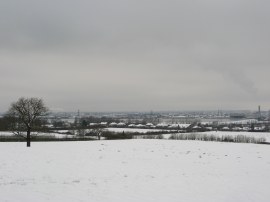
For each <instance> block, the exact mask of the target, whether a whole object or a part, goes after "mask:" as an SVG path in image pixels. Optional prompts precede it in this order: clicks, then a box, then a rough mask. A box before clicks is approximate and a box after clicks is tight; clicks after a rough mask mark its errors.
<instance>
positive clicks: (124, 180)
mask: <svg viewBox="0 0 270 202" xmlns="http://www.w3.org/2000/svg"><path fill="white" fill-rule="evenodd" d="M0 148H1V155H0V199H1V200H0V201H10V202H29V201H38V202H43V201H50V202H51V201H53V202H59V201H65V202H71V201H87V202H88V201H91V202H109V201H111V202H122V201H123V202H152V201H153V202H164V201H168V202H179V201H185V202H191V201H192V202H202V201H207V202H209V201H215V202H221V201H222V202H228V201H230V202H239V201H245V202H249V201H260V202H268V201H269V198H270V192H269V187H270V180H269V179H270V172H269V171H270V147H269V146H268V145H256V144H238V143H218V142H198V141H174V140H120V141H118V140H117V141H116V140H115V141H91V142H47V143H42V142H33V143H32V147H31V148H26V147H25V143H2V142H1V143H0Z"/></svg>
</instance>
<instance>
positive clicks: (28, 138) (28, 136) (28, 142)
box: [26, 128, 31, 147]
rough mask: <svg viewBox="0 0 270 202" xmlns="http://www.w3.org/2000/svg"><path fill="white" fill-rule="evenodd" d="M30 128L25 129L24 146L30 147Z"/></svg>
mask: <svg viewBox="0 0 270 202" xmlns="http://www.w3.org/2000/svg"><path fill="white" fill-rule="evenodd" d="M30 132H31V129H30V128H28V129H27V136H26V146H27V147H30V146H31V136H30Z"/></svg>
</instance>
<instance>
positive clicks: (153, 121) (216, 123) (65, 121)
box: [46, 106, 270, 132]
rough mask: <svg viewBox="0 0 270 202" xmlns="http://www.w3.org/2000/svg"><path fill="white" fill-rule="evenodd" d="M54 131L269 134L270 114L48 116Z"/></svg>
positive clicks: (59, 114)
mask: <svg viewBox="0 0 270 202" xmlns="http://www.w3.org/2000/svg"><path fill="white" fill-rule="evenodd" d="M46 120H47V123H46V126H47V127H48V128H51V129H68V128H70V127H83V128H95V127H103V128H141V129H167V130H177V131H178V132H204V131H215V130H216V131H252V132H254V131H255V132H256V131H258V132H264V131H265V132H268V131H269V128H270V127H269V126H270V111H265V110H261V107H260V106H258V110H257V111H222V110H216V111H183V112H154V111H150V112H108V113H106V112H102V113H98V112H95V113H90V112H81V111H80V110H78V111H77V112H52V113H50V114H49V115H48V116H46Z"/></svg>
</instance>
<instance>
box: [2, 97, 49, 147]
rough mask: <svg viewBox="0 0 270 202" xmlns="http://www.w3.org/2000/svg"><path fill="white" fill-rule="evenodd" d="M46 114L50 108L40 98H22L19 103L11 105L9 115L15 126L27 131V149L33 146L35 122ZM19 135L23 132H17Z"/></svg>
mask: <svg viewBox="0 0 270 202" xmlns="http://www.w3.org/2000/svg"><path fill="white" fill-rule="evenodd" d="M46 112H48V108H47V107H46V106H45V104H44V102H43V100H42V99H40V98H24V97H21V98H19V99H18V101H17V102H14V103H12V104H11V106H10V108H9V110H8V112H7V114H8V116H10V117H13V120H14V123H13V126H16V128H18V129H21V128H22V127H21V126H23V128H24V130H26V142H27V147H30V144H31V131H32V128H33V125H34V122H35V121H36V120H37V119H38V117H40V116H42V115H44V114H45V113H46ZM17 135H21V130H17Z"/></svg>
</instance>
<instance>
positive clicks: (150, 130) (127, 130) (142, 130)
mask: <svg viewBox="0 0 270 202" xmlns="http://www.w3.org/2000/svg"><path fill="white" fill-rule="evenodd" d="M105 130H108V131H111V132H117V133H121V132H123V131H124V132H137V133H147V132H159V131H167V130H161V129H144V128H105Z"/></svg>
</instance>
